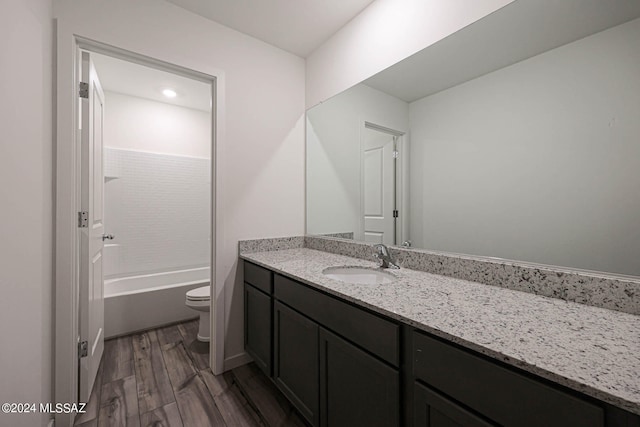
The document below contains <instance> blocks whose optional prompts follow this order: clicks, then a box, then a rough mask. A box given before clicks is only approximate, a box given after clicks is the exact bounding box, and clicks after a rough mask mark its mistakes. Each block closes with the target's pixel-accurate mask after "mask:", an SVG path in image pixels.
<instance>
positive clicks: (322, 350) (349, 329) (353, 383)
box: [245, 262, 400, 427]
mask: <svg viewBox="0 0 640 427" xmlns="http://www.w3.org/2000/svg"><path fill="white" fill-rule="evenodd" d="M264 271H268V270H266V269H263V268H262V267H259V266H256V265H254V264H251V263H249V262H245V347H246V349H247V352H248V353H249V354H250V355H251V356H252V357H254V359H256V363H257V364H258V366H261V368H262V367H263V366H265V367H268V366H270V367H272V368H271V369H270V370H269V369H267V368H262V369H263V371H265V373H268V375H269V376H270V377H271V379H272V380H273V381H274V383H275V384H276V386H277V387H278V388H279V389H280V391H282V393H283V394H284V395H285V396H286V397H287V398H288V399H289V400H290V401H291V403H292V404H293V405H294V406H295V407H296V408H297V409H298V411H299V412H300V414H301V415H302V416H303V417H304V418H305V419H306V420H307V421H308V422H309V423H310V424H311V425H312V426H332V427H333V426H356V425H366V426H381V427H394V426H399V425H400V374H399V364H400V351H399V346H400V329H399V324H397V323H396V322H393V321H390V320H388V319H385V318H383V317H381V316H379V315H376V314H373V313H371V312H369V311H368V310H365V309H362V308H359V307H356V306H354V305H353V304H350V303H347V302H345V301H342V300H340V299H338V298H335V297H332V296H330V295H327V294H325V293H323V292H320V291H317V290H315V289H312V288H310V287H309V286H307V285H304V284H302V283H299V282H296V281H294V280H291V279H289V278H287V277H284V276H281V275H278V274H273V273H272V279H271V278H269V277H268V276H267V275H266V274H263V272H264ZM258 273H260V274H258ZM258 282H260V283H261V285H260V287H261V288H260V289H257V288H256V287H255V286H254V284H255V283H258ZM267 284H268V285H267ZM271 284H272V285H271ZM265 298H267V300H268V301H267V300H265ZM267 306H269V307H270V311H267V309H266V307H267ZM251 310H254V312H253V313H251V312H250V311H251ZM271 313H272V317H270V318H269V319H267V317H268V316H269V314H271ZM259 322H262V323H261V324H259ZM265 325H267V326H268V328H270V329H269V330H268V331H267V330H265ZM255 334H262V335H261V337H257V336H255ZM264 340H269V341H270V345H266V344H265V342H264ZM267 348H269V349H273V351H272V353H269V352H268V351H267ZM270 354H272V355H273V358H272V359H270V358H269V356H268V355H270ZM256 356H257V358H256ZM271 360H272V361H273V363H268V362H270V361H271Z"/></svg>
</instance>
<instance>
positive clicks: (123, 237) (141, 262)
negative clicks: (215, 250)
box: [104, 148, 211, 278]
mask: <svg viewBox="0 0 640 427" xmlns="http://www.w3.org/2000/svg"><path fill="white" fill-rule="evenodd" d="M105 172H106V173H105V175H106V176H105V181H106V182H105V187H104V190H105V191H104V197H105V233H108V234H114V235H115V236H116V238H115V239H114V240H113V241H112V243H113V244H114V245H113V246H110V247H109V248H108V250H107V251H106V252H105V261H106V262H105V277H107V278H112V277H122V276H130V275H134V274H145V273H154V272H162V271H171V270H177V269H187V268H193V267H202V266H207V265H209V262H210V255H209V254H210V246H211V244H210V236H211V230H210V197H211V173H210V161H209V160H208V159H202V158H192V157H182V156H173V155H165V154H155V153H145V152H138V151H130V150H122V149H114V148H107V149H105Z"/></svg>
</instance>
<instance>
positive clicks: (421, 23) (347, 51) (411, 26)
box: [306, 0, 513, 108]
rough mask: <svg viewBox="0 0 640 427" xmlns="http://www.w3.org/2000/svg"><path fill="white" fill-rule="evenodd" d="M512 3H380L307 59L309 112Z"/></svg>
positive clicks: (387, 0)
mask: <svg viewBox="0 0 640 427" xmlns="http://www.w3.org/2000/svg"><path fill="white" fill-rule="evenodd" d="M512 1H513V0H376V1H375V2H373V3H372V4H371V5H370V6H369V7H367V8H366V9H365V10H364V11H362V12H361V13H360V14H359V15H358V16H356V17H355V18H354V19H353V20H351V21H350V22H349V23H348V24H347V25H345V26H344V27H343V28H342V29H341V30H340V31H338V32H337V33H336V34H334V35H333V36H332V37H331V38H329V39H328V40H327V41H326V42H325V43H324V44H322V45H321V46H320V47H319V48H318V49H316V50H315V51H314V52H313V53H312V54H311V55H309V56H308V57H307V69H306V75H307V79H306V94H307V95H306V105H307V108H311V107H313V106H314V105H316V104H318V103H319V102H322V101H325V100H326V99H328V98H330V97H332V96H333V95H336V94H338V93H340V92H342V91H344V90H345V89H348V88H349V87H351V86H353V85H355V84H357V83H360V82H361V81H363V80H365V79H367V78H369V77H371V76H373V75H374V74H376V73H378V72H380V71H382V70H384V69H385V68H387V67H389V66H391V65H393V64H395V63H396V62H399V61H401V60H403V59H404V58H407V57H408V56H411V55H412V54H414V53H416V52H418V51H420V50H422V49H424V48H425V47H427V46H430V45H432V44H434V43H435V42H437V41H439V40H442V39H443V38H445V37H446V36H448V35H450V34H453V33H454V32H456V31H458V30H459V29H461V28H463V27H465V26H467V25H469V24H471V23H473V22H475V21H477V20H478V19H480V18H482V17H484V16H486V15H488V14H490V13H491V12H494V11H495V10H498V9H500V8H501V7H503V6H505V5H507V4H509V3H511V2H512Z"/></svg>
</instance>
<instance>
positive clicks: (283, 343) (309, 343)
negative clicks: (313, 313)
mask: <svg viewBox="0 0 640 427" xmlns="http://www.w3.org/2000/svg"><path fill="white" fill-rule="evenodd" d="M318 330H319V328H318V325H317V324H316V323H315V322H313V321H312V320H309V319H308V318H306V317H304V316H303V315H301V314H300V313H298V312H296V311H294V310H292V309H290V308H289V307H287V306H285V305H284V304H282V303H280V302H278V301H276V302H275V303H274V357H275V363H274V370H273V378H274V380H275V382H276V384H277V385H278V387H279V388H280V390H281V391H282V392H283V393H284V394H285V396H287V397H288V398H289V400H290V401H291V402H292V403H293V404H294V405H295V406H296V408H298V410H299V411H300V413H301V414H302V416H304V418H306V419H307V421H309V423H311V425H313V426H317V425H318V406H319V402H318V399H319V396H318V390H319V384H318Z"/></svg>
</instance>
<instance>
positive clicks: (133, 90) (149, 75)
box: [91, 53, 211, 111]
mask: <svg viewBox="0 0 640 427" xmlns="http://www.w3.org/2000/svg"><path fill="white" fill-rule="evenodd" d="M91 58H92V59H93V63H94V64H95V67H96V71H97V73H98V78H99V79H100V84H101V85H102V88H103V89H104V90H106V91H112V92H119V93H123V94H126V95H132V96H137V97H139V98H146V99H151V100H154V101H160V102H165V103H167V104H174V105H179V106H182V107H188V108H194V109H196V110H202V111H211V86H210V85H209V84H207V83H203V82H200V81H197V80H193V79H189V78H186V77H182V76H179V75H177V74H173V73H168V72H166V71H160V70H157V69H155V68H150V67H145V66H143V65H139V64H135V63H132V62H128V61H122V60H120V59H116V58H113V57H110V56H105V55H100V54H97V53H92V54H91ZM163 89H173V90H174V91H175V92H176V93H177V96H176V97H175V98H167V97H166V96H164V95H163V94H162V90H163Z"/></svg>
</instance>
